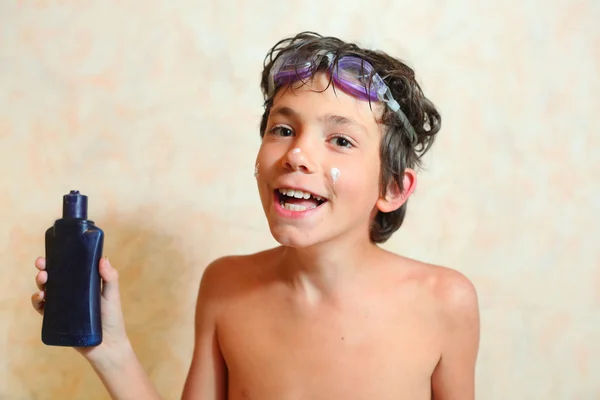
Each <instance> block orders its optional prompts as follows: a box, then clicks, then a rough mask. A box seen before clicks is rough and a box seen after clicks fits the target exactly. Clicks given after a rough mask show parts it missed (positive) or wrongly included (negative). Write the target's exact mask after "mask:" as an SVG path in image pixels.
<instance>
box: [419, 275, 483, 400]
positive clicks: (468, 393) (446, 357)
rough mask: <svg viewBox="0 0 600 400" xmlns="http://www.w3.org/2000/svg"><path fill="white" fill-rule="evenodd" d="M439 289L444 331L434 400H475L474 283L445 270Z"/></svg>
mask: <svg viewBox="0 0 600 400" xmlns="http://www.w3.org/2000/svg"><path fill="white" fill-rule="evenodd" d="M444 275H445V277H444V278H443V279H442V282H441V283H442V284H441V285H440V287H439V289H440V291H439V300H440V303H441V306H442V307H443V315H444V317H445V318H444V319H445V321H444V322H445V329H444V332H443V335H444V343H443V348H442V354H441V357H440V361H439V362H438V365H437V367H436V369H435V371H434V372H433V375H432V380H431V387H432V392H433V393H432V395H433V397H432V398H433V399H434V400H473V399H475V364H476V360H477V353H478V351H479V335H480V333H479V329H480V328H479V325H480V322H479V305H478V300H477V292H476V291H475V287H474V286H473V284H472V283H471V282H470V281H469V280H468V279H467V278H466V277H465V276H464V275H462V274H460V273H459V272H457V271H452V270H448V271H447V273H446V274H444Z"/></svg>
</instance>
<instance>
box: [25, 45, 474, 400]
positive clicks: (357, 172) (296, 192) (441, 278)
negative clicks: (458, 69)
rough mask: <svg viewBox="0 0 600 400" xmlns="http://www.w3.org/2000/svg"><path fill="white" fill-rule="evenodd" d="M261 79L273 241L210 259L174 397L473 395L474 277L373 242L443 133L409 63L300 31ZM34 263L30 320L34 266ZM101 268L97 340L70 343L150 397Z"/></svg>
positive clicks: (113, 284)
mask: <svg viewBox="0 0 600 400" xmlns="http://www.w3.org/2000/svg"><path fill="white" fill-rule="evenodd" d="M375 73H376V74H375ZM367 87H368V88H370V90H367V89H366V88H367ZM261 88H262V90H263V93H264V95H265V113H264V115H263V119H262V122H261V131H260V133H261V137H262V144H261V147H260V150H259V152H258V156H257V158H256V169H255V171H256V173H255V177H256V183H257V186H258V192H259V194H260V199H261V202H262V205H263V208H264V212H265V215H266V217H267V220H268V223H269V227H270V230H271V233H272V235H273V237H274V238H275V239H276V240H277V241H278V242H279V243H280V244H281V246H279V247H276V248H273V249H269V250H266V251H263V252H259V253H257V254H252V255H237V256H227V257H223V258H220V259H218V260H216V261H214V262H212V263H211V264H210V265H209V266H207V268H206V271H205V273H204V275H203V277H202V280H201V283H200V289H199V294H198V301H197V308H196V323H195V332H196V334H195V343H194V351H193V356H192V361H191V366H190V369H189V373H188V376H187V380H186V383H185V386H184V388H183V395H182V398H183V399H185V400H191V399H199V400H216V399H233V400H238V399H239V400H241V399H252V400H288V399H290V400H292V399H293V400H320V399H322V400H333V399H339V400H351V399H364V400H375V399H376V400H399V399H406V400H426V399H432V398H433V399H435V400H469V399H474V397H475V394H474V393H475V384H474V381H475V378H474V377H475V364H476V358H477V352H478V346H479V311H478V302H477V295H476V291H475V289H474V287H473V285H472V284H471V282H470V281H469V280H468V279H467V278H466V277H465V276H463V275H462V274H461V273H459V272H457V271H455V270H453V269H450V268H446V267H441V266H435V265H430V264H426V263H422V262H419V261H415V260H411V259H408V258H405V257H402V256H399V255H396V254H393V253H391V252H388V251H385V250H383V249H382V248H380V247H379V246H378V244H380V243H383V242H385V241H386V240H387V239H388V238H389V237H390V236H391V235H392V234H393V233H394V232H395V231H396V230H397V229H398V228H399V227H400V226H401V224H402V221H403V218H404V215H405V213H406V205H407V200H408V198H409V196H410V195H411V193H412V192H413V190H414V189H415V186H416V174H415V170H416V168H417V167H418V166H419V164H420V163H419V161H420V159H421V157H422V155H423V153H425V152H426V151H427V150H428V149H429V148H430V146H431V144H432V143H433V140H434V138H435V135H436V134H437V132H438V131H439V129H440V116H439V114H438V112H437V111H436V109H435V108H434V106H433V104H432V103H431V102H430V101H429V100H427V99H426V98H425V97H424V95H423V93H422V92H421V90H420V88H419V86H418V85H417V83H416V81H415V78H414V73H413V71H412V70H411V69H410V68H408V67H407V66H406V65H404V64H403V63H401V62H400V61H398V60H395V59H393V58H391V57H390V56H388V55H386V54H384V53H381V52H374V51H370V50H364V49H361V48H359V47H357V46H356V45H353V44H348V43H345V42H342V41H340V40H338V39H336V38H331V37H329V38H327V37H321V36H319V35H317V34H312V33H302V34H299V35H298V36H296V37H295V38H290V39H287V40H284V41H281V42H279V43H278V44H277V45H276V46H275V47H274V48H273V49H271V51H270V52H269V54H268V56H267V58H266V62H265V69H264V72H263V75H262V80H261ZM35 265H36V267H37V268H38V269H39V270H40V272H39V273H38V275H37V277H36V283H37V285H38V287H39V289H40V291H39V292H36V293H35V294H34V295H33V297H32V303H33V306H34V307H35V308H36V309H37V310H38V311H40V313H42V312H43V301H44V285H45V282H46V281H47V278H48V277H47V273H46V271H44V265H45V260H44V259H43V258H38V259H37V260H36V263H35ZM99 268H100V273H101V276H102V278H103V279H104V281H105V288H104V292H103V296H102V304H101V307H102V318H103V336H104V341H103V343H102V344H101V345H100V346H98V347H95V348H91V349H90V348H88V349H77V350H78V351H79V352H80V353H81V354H82V355H83V356H84V357H85V358H86V359H87V360H88V361H89V362H90V364H91V366H92V367H93V368H94V370H95V371H96V373H97V374H98V376H99V378H100V379H101V380H102V382H103V383H104V385H105V386H106V388H107V390H108V391H109V393H110V394H111V396H112V398H114V399H132V400H133V399H135V400H140V399H144V400H151V399H158V398H159V396H158V394H157V392H156V390H155V389H154V388H153V386H152V383H151V382H150V381H149V379H148V377H147V375H146V374H145V373H144V371H143V370H142V368H141V366H140V364H139V363H138V360H137V358H136V356H135V353H134V351H133V349H132V346H131V345H130V343H129V341H128V338H127V334H126V332H125V328H124V324H123V317H122V312H121V304H120V299H119V289H118V274H117V271H116V270H115V269H114V268H113V267H112V266H111V265H110V263H109V262H108V260H107V259H103V260H101V262H100V265H99Z"/></svg>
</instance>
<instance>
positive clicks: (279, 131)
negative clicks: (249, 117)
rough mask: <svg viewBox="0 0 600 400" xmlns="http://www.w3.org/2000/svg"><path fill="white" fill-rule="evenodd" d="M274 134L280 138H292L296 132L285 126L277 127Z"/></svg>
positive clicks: (273, 130)
mask: <svg viewBox="0 0 600 400" xmlns="http://www.w3.org/2000/svg"><path fill="white" fill-rule="evenodd" d="M272 132H273V133H274V134H276V135H278V136H292V135H293V134H294V132H293V131H292V130H291V129H290V128H286V127H285V126H276V127H275V128H273V129H272Z"/></svg>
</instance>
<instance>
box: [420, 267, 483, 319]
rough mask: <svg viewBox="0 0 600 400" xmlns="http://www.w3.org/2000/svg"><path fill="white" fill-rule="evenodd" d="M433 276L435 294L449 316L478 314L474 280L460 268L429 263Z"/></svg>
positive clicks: (468, 316)
mask: <svg viewBox="0 0 600 400" xmlns="http://www.w3.org/2000/svg"><path fill="white" fill-rule="evenodd" d="M428 269H429V273H430V274H431V275H432V276H433V285H432V290H433V295H434V297H435V298H436V299H437V300H438V303H439V305H440V308H441V310H442V311H443V312H444V314H445V316H446V317H447V318H452V319H464V318H467V319H472V318H476V317H477V315H478V313H479V312H478V299H477V290H476V288H475V285H473V282H471V280H470V279H469V278H467V277H466V276H465V275H464V274H463V273H461V272H459V271H458V270H455V269H452V268H448V267H443V266H439V265H429V266H428Z"/></svg>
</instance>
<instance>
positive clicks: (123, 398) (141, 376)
mask: <svg viewBox="0 0 600 400" xmlns="http://www.w3.org/2000/svg"><path fill="white" fill-rule="evenodd" d="M118 358H119V359H118V360H113V361H110V362H96V363H91V365H92V368H93V369H94V371H95V372H96V374H97V375H98V377H99V378H100V380H101V381H102V383H103V384H104V387H105V388H106V390H107V391H108V394H109V395H110V398H111V399H115V400H117V399H118V400H135V399H147V400H162V398H161V397H160V396H159V394H158V392H157V391H156V389H155V388H154V386H153V385H152V382H151V381H150V379H149V378H148V375H146V373H145V372H144V370H143V368H142V366H141V365H140V363H139V361H138V359H137V357H136V355H135V353H134V352H133V349H131V348H128V349H123V350H122V351H121V352H120V355H119V357H118Z"/></svg>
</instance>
